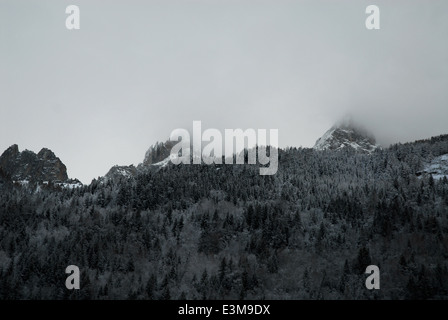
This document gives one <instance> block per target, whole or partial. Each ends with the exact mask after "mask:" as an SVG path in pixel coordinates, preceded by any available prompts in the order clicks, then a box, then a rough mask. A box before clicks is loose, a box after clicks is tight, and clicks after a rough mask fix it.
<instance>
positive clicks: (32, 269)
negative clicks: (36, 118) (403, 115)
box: [0, 135, 448, 300]
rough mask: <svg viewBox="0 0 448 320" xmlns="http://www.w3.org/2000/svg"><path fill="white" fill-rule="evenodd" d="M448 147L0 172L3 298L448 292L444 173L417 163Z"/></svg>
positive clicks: (444, 139) (437, 142)
mask: <svg viewBox="0 0 448 320" xmlns="http://www.w3.org/2000/svg"><path fill="white" fill-rule="evenodd" d="M447 153H448V135H443V136H438V137H433V138H431V139H427V140H420V141H416V142H413V143H405V144H395V145H392V146H390V147H388V148H385V149H378V150H376V151H374V152H373V153H372V154H361V153H357V152H355V151H353V150H349V149H344V150H341V151H331V150H327V151H316V150H313V149H307V148H286V149H279V154H278V157H279V167H278V172H277V173H276V174H275V175H272V176H260V175H259V167H258V165H247V164H245V165H225V164H223V165H182V164H181V165H177V166H175V165H172V164H170V165H168V166H165V167H163V168H160V169H158V170H146V171H144V172H140V173H138V174H137V175H136V176H135V177H130V178H124V177H123V178H121V179H108V180H107V179H98V180H93V181H92V182H91V183H90V184H89V185H85V186H83V187H80V188H73V189H68V188H61V187H60V186H57V185H53V184H52V183H49V184H47V185H41V184H38V183H30V184H29V185H26V186H21V185H17V184H15V183H13V181H12V180H11V179H10V177H8V176H7V175H6V174H5V173H4V172H0V299H145V300H151V299H154V300H159V299H162V300H170V299H188V300H196V299H197V300H200V299H249V300H250V299H286V300H288V299H330V300H333V299H393V300H395V299H447V298H448V259H447V258H448V180H447V178H446V176H445V177H443V178H440V179H434V178H433V176H432V175H431V174H425V173H424V174H422V173H421V172H422V169H423V167H424V165H425V163H428V162H429V161H431V160H432V159H434V158H435V157H438V156H440V155H444V154H447ZM371 264H373V265H377V266H378V267H379V269H380V272H381V289H380V290H368V289H366V287H365V279H366V277H367V275H366V274H365V273H364V272H365V268H366V267H367V266H368V265H371ZM69 265H76V266H78V267H79V269H80V271H81V288H80V289H79V290H68V289H67V288H66V287H65V280H66V278H67V276H68V275H67V274H65V272H64V271H65V268H66V267H67V266H69Z"/></svg>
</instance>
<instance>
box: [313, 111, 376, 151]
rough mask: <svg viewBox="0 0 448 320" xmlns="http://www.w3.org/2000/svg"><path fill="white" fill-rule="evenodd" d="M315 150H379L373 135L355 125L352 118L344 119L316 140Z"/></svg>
mask: <svg viewBox="0 0 448 320" xmlns="http://www.w3.org/2000/svg"><path fill="white" fill-rule="evenodd" d="M313 148H314V149H315V150H341V149H343V148H351V149H354V150H355V151H358V152H362V153H371V152H373V151H374V150H375V149H377V148H380V146H379V145H378V144H376V141H375V138H374V137H373V135H372V134H371V133H370V132H368V131H367V130H366V129H364V128H363V127H361V126H359V125H358V124H356V123H355V122H354V121H353V119H352V118H346V119H344V120H342V121H340V122H338V123H336V124H335V125H334V126H333V127H331V128H330V130H328V131H327V132H325V134H324V135H323V136H322V137H320V138H319V139H317V141H316V144H315V145H314V147H313Z"/></svg>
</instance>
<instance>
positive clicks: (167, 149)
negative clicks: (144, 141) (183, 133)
mask: <svg viewBox="0 0 448 320" xmlns="http://www.w3.org/2000/svg"><path fill="white" fill-rule="evenodd" d="M176 144H177V141H170V140H167V141H165V142H157V143H156V144H155V145H153V146H151V147H150V148H149V149H148V151H146V154H145V159H144V160H143V165H144V166H149V165H152V164H156V163H158V162H161V161H163V160H165V159H167V158H168V157H169V156H170V153H171V149H172V148H173V147H174V146H175V145H176Z"/></svg>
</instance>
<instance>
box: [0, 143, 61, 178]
mask: <svg viewBox="0 0 448 320" xmlns="http://www.w3.org/2000/svg"><path fill="white" fill-rule="evenodd" d="M0 168H1V169H2V171H3V172H4V173H5V174H7V175H9V176H10V177H11V179H12V180H14V181H24V180H26V181H67V180H68V176H67V168H66V167H65V165H64V164H63V163H62V161H61V160H60V159H59V158H58V157H56V155H55V154H54V153H53V152H52V151H51V150H49V149H47V148H43V149H42V150H41V151H40V152H39V153H38V154H35V153H34V152H33V151H29V150H24V151H22V152H20V151H19V147H18V145H16V144H14V145H12V146H11V147H9V148H8V149H6V151H5V152H3V154H2V155H1V156H0Z"/></svg>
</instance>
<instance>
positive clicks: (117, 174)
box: [104, 164, 138, 181]
mask: <svg viewBox="0 0 448 320" xmlns="http://www.w3.org/2000/svg"><path fill="white" fill-rule="evenodd" d="M137 173H138V170H137V168H136V167H134V165H132V164H131V165H130V166H118V165H116V166H113V167H112V168H110V170H109V172H107V173H106V175H105V176H104V178H105V179H106V180H113V181H118V180H119V179H120V178H121V177H124V178H129V177H134V176H136V175H137Z"/></svg>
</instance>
